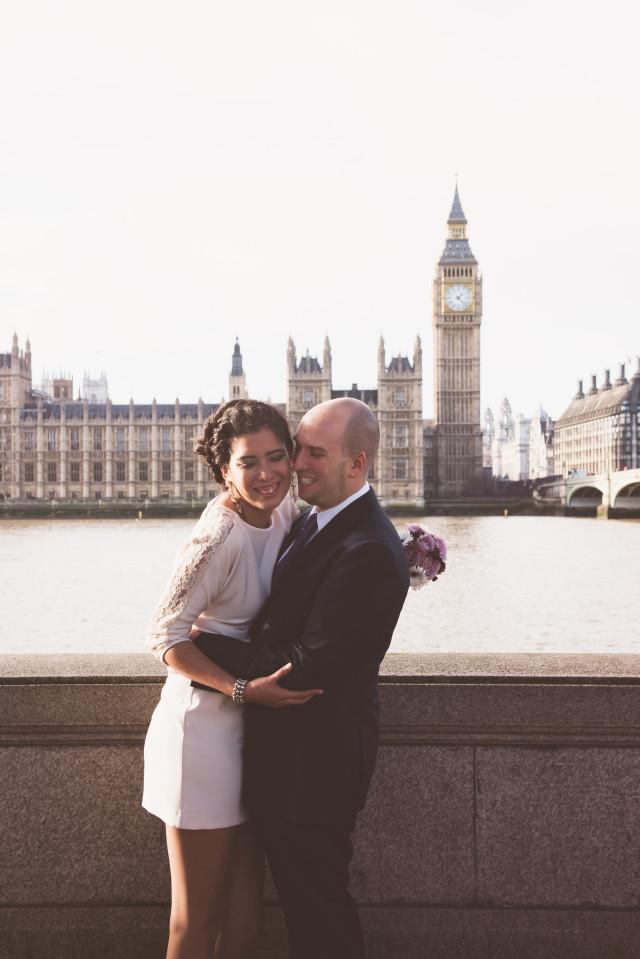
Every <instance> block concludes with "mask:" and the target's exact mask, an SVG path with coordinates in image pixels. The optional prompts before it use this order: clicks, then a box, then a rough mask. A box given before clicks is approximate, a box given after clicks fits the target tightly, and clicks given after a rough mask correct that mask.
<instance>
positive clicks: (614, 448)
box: [554, 358, 640, 476]
mask: <svg viewBox="0 0 640 959" xmlns="http://www.w3.org/2000/svg"><path fill="white" fill-rule="evenodd" d="M582 384H583V381H582V380H579V381H578V391H577V393H576V394H575V396H574V397H573V400H572V401H571V403H570V404H569V406H568V407H567V409H566V410H565V411H564V413H563V414H562V416H561V417H560V419H559V420H558V422H557V423H556V425H555V440H554V443H555V468H556V472H557V473H559V474H560V475H562V476H567V475H568V474H569V473H572V472H574V471H582V470H584V471H585V472H587V473H594V474H599V473H610V472H615V471H617V470H625V469H637V467H638V466H639V465H640V464H639V462H638V445H639V440H640V436H639V429H640V423H639V421H638V412H639V407H640V358H639V359H638V360H637V368H636V371H635V373H634V375H633V376H632V378H631V380H628V379H627V378H626V376H625V365H624V363H621V364H620V368H619V372H618V378H617V379H616V381H615V382H614V383H612V382H611V374H610V371H609V370H605V371H604V381H603V383H602V386H600V387H598V384H597V378H596V377H595V376H592V377H591V388H590V389H589V390H588V391H587V392H586V393H585V392H584V391H583V388H582Z"/></svg>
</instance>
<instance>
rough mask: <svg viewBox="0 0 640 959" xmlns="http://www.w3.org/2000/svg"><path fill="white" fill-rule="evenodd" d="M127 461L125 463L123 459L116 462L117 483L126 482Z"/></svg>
mask: <svg viewBox="0 0 640 959" xmlns="http://www.w3.org/2000/svg"><path fill="white" fill-rule="evenodd" d="M126 465H127V464H126V463H123V462H122V460H118V462H117V463H116V483H124V482H125V480H126V478H127V477H126V473H125V469H126Z"/></svg>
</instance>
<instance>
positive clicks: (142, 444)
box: [138, 430, 149, 453]
mask: <svg viewBox="0 0 640 959" xmlns="http://www.w3.org/2000/svg"><path fill="white" fill-rule="evenodd" d="M138 449H139V450H140V452H141V453H146V452H147V450H148V449H149V430H138Z"/></svg>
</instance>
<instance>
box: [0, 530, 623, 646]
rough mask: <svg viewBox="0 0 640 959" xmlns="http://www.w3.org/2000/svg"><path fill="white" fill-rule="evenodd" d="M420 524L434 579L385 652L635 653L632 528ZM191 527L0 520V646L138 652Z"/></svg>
mask: <svg viewBox="0 0 640 959" xmlns="http://www.w3.org/2000/svg"><path fill="white" fill-rule="evenodd" d="M412 521H413V522H416V520H415V519H414V520H412ZM394 522H395V525H396V526H402V525H403V522H404V521H403V520H399V519H398V520H395V519H394ZM421 522H422V523H423V525H424V526H425V527H426V528H427V529H429V531H430V532H433V533H436V534H437V535H439V536H442V537H443V538H444V539H445V540H446V542H447V547H448V559H447V570H446V572H445V573H444V574H443V575H442V576H441V577H440V578H439V579H438V581H437V582H435V583H430V584H428V585H427V586H425V587H424V588H423V589H421V590H418V591H414V590H410V591H409V595H408V597H407V601H406V603H405V607H404V610H403V612H402V615H401V618H400V622H399V624H398V627H397V629H396V632H395V634H394V638H393V642H392V645H391V651H392V652H464V653H489V652H527V653H533V652H558V653H613V652H618V653H637V652H640V626H639V624H638V600H639V599H640V588H639V585H638V559H639V558H640V548H639V547H640V521H634V520H609V521H606V520H596V519H583V518H569V517H566V518H565V517H551V516H540V517H536V516H509V517H507V518H505V517H498V516H482V517H480V516H478V517H454V516H447V517H441V516H440V517H428V518H427V519H425V520H422V521H421ZM192 526H193V519H191V518H189V519H143V520H133V519H132V520H126V519H115V520H109V519H107V520H90V519H87V520H81V519H72V520H64V519H63V520H48V521H47V520H45V521H41V520H5V521H2V522H0V581H1V582H2V593H3V599H2V613H1V622H0V640H1V641H0V649H1V650H2V652H6V653H29V652H32V653H91V652H94V653H110V652H111V653H125V652H127V653H131V652H142V651H144V648H145V639H144V637H145V628H146V624H147V622H148V620H149V619H150V617H151V614H152V612H153V609H154V607H155V604H156V603H157V601H158V599H159V597H160V594H161V592H162V589H163V586H164V584H165V582H166V580H167V579H168V577H169V574H170V572H171V566H172V563H173V559H174V557H175V555H176V553H177V552H178V549H179V547H180V546H181V544H182V543H183V541H184V540H185V539H186V538H187V536H188V534H189V531H190V529H191V528H192Z"/></svg>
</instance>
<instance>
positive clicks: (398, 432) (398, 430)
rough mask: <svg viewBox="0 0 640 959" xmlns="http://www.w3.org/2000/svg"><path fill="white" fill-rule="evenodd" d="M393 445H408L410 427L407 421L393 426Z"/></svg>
mask: <svg viewBox="0 0 640 959" xmlns="http://www.w3.org/2000/svg"><path fill="white" fill-rule="evenodd" d="M393 445H394V446H408V445H409V427H408V425H407V424H405V423H400V424H396V425H395V426H394V427H393Z"/></svg>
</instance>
